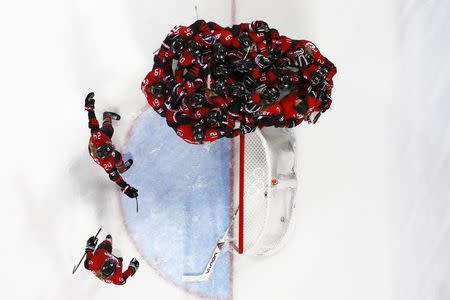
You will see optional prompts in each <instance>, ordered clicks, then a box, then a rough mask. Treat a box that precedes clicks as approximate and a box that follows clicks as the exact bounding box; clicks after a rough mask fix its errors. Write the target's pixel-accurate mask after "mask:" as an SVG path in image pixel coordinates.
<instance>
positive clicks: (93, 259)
mask: <svg viewBox="0 0 450 300" xmlns="http://www.w3.org/2000/svg"><path fill="white" fill-rule="evenodd" d="M96 246H97V238H96V237H95V236H91V237H90V238H89V239H88V241H87V242H86V259H85V261H84V267H85V268H86V269H87V270H89V271H92V273H94V274H95V276H97V277H98V278H99V279H100V280H102V281H104V282H106V283H113V284H117V285H123V284H125V283H126V282H127V279H128V278H129V277H130V276H133V275H134V274H135V273H136V271H137V269H138V268H139V261H138V260H137V259H136V258H132V259H131V261H130V264H129V265H128V268H127V269H126V270H125V272H122V262H123V259H122V257H116V256H114V255H113V254H112V237H111V235H109V234H108V235H107V236H106V238H105V240H104V241H103V242H101V243H100V245H98V247H97V249H95V247H96Z"/></svg>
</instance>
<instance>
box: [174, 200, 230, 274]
mask: <svg viewBox="0 0 450 300" xmlns="http://www.w3.org/2000/svg"><path fill="white" fill-rule="evenodd" d="M238 211H239V208H238V209H236V211H235V212H234V214H233V216H232V218H231V221H230V225H228V228H227V230H225V232H224V234H223V235H222V237H221V238H220V239H219V240H218V241H217V243H216V247H215V248H214V251H213V253H212V255H211V258H210V259H209V261H208V263H207V264H206V268H205V270H204V271H203V273H201V274H185V275H183V277H182V278H181V280H183V281H185V282H199V281H207V280H208V279H209V277H210V276H211V273H212V271H213V269H214V266H215V265H216V262H217V259H218V258H219V256H220V253H222V250H223V246H224V245H225V243H226V242H227V240H228V232H229V231H230V229H231V226H233V223H234V219H235V217H236V215H237V212H238Z"/></svg>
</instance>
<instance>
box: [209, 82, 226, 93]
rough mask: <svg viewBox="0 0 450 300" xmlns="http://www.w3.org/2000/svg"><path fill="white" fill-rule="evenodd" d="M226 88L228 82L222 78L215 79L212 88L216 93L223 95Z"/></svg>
mask: <svg viewBox="0 0 450 300" xmlns="http://www.w3.org/2000/svg"><path fill="white" fill-rule="evenodd" d="M227 88H228V83H226V81H225V80H223V79H217V80H216V81H215V82H214V84H213V86H212V90H213V91H214V92H216V93H217V94H218V95H223V94H224V93H225V91H226V90H227Z"/></svg>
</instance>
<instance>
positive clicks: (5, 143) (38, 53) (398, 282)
mask: <svg viewBox="0 0 450 300" xmlns="http://www.w3.org/2000/svg"><path fill="white" fill-rule="evenodd" d="M197 3H199V14H200V16H201V17H202V18H205V19H214V20H215V21H217V22H219V23H223V24H227V23H229V22H230V20H231V15H230V11H231V4H230V2H228V1H227V2H226V3H225V1H220V2H219V1H197ZM193 4H194V1H178V2H175V1H163V2H161V1H143V0H139V1H137V0H136V1H125V0H110V1H106V0H98V1H88V0H79V1H75V0H73V1H69V0H64V1H57V0H43V1H29V0H28V1H27V0H23V1H10V2H9V3H7V4H6V3H2V5H1V6H2V7H1V9H0V34H1V35H0V36H1V37H2V45H1V47H0V49H1V50H0V51H1V54H0V76H1V78H0V79H1V83H2V84H1V91H2V93H1V100H0V101H1V103H2V108H3V109H2V112H3V114H2V118H0V126H1V127H0V128H1V133H2V146H1V147H0V148H1V150H0V151H1V153H0V155H1V157H2V159H3V161H2V172H1V175H0V176H1V177H0V179H1V181H0V182H1V187H2V191H3V194H2V202H3V207H2V209H1V210H0V220H1V221H0V222H1V226H0V228H1V229H0V230H1V237H2V240H3V243H2V246H1V248H0V249H1V252H0V253H1V257H2V261H3V266H2V267H3V272H2V273H1V275H0V282H1V286H2V288H1V289H0V295H1V297H2V299H86V298H89V299H127V298H128V299H189V297H190V296H189V295H188V294H186V293H185V292H184V291H182V290H179V289H178V288H176V287H174V286H172V285H171V284H169V283H167V282H165V281H164V280H163V279H161V278H160V277H159V276H158V275H157V274H155V273H154V272H152V270H151V269H149V268H145V266H143V267H142V268H141V269H140V270H139V273H138V274H137V275H138V276H136V278H131V279H130V281H129V282H128V283H127V285H126V286H123V287H115V286H108V285H105V284H103V283H102V282H100V281H98V280H96V279H95V278H93V276H92V274H89V273H88V272H85V271H84V270H79V272H78V273H77V274H76V275H75V276H73V275H71V274H70V270H71V269H72V266H73V264H74V263H75V262H76V261H77V260H78V259H79V256H80V255H81V254H82V251H83V247H84V243H85V240H86V238H87V237H88V236H89V235H90V234H92V233H93V232H95V230H96V229H97V227H98V226H99V225H100V224H103V226H104V227H105V232H104V233H107V232H111V233H112V234H113V235H114V236H115V243H116V245H117V247H116V249H117V250H119V251H120V254H121V255H123V256H124V259H125V260H126V261H127V260H129V258H131V257H132V256H133V255H134V254H135V253H136V251H135V249H134V248H133V246H132V243H131V242H130V241H129V238H128V237H127V235H126V233H125V232H124V230H123V226H122V224H121V223H120V222H119V221H118V215H117V214H118V207H117V206H118V203H117V202H116V201H114V200H113V197H112V189H111V184H110V182H108V179H107V178H106V177H105V176H104V174H103V172H102V171H101V170H99V169H98V167H97V166H95V165H93V163H92V161H91V159H90V158H89V156H88V155H87V153H86V143H87V139H88V129H87V125H86V123H87V120H86V113H85V112H84V111H83V110H82V102H83V98H84V95H85V94H86V93H87V92H89V91H91V90H94V91H95V92H96V93H97V99H98V108H99V110H102V109H117V110H118V111H119V112H120V113H121V114H122V116H123V119H122V121H121V123H120V125H119V126H118V127H117V131H116V132H117V134H116V137H115V141H116V143H117V144H118V145H120V144H121V142H123V139H124V138H125V132H126V131H127V130H128V126H129V124H131V122H132V120H133V118H135V117H136V116H137V115H138V113H139V110H140V109H141V107H143V106H144V105H145V100H144V98H143V96H142V95H141V92H140V90H139V83H140V81H141V79H142V78H143V76H145V74H146V72H147V70H148V69H149V68H150V67H151V56H152V52H153V51H154V50H155V49H156V48H157V47H158V44H159V43H160V41H161V40H162V38H163V37H164V36H165V34H166V32H167V31H168V30H169V29H170V28H171V27H172V26H173V25H174V24H178V23H190V22H192V21H193V19H194V11H193V8H192V7H193ZM275 6H276V7H275ZM449 11H450V3H449V2H448V1H443V0H441V1H437V0H434V1H433V0H429V1H419V0H410V1H406V0H405V1H389V0H380V1H358V0H348V1H325V0H317V1H308V2H307V1H289V0H279V1H276V2H274V1H263V0H260V1H249V0H248V1H243V0H241V1H239V0H238V1H237V21H248V20H252V19H255V18H262V19H265V20H267V21H268V23H269V24H270V25H271V26H272V27H275V28H278V29H279V30H280V32H282V33H283V34H286V35H289V36H293V37H299V38H306V39H310V40H312V41H314V42H315V43H316V44H317V46H318V47H319V49H320V50H321V51H322V53H323V54H324V55H326V56H327V57H329V58H330V59H331V60H332V61H333V62H334V63H335V64H336V66H337V68H338V73H337V75H336V77H335V89H334V93H333V96H334V100H335V101H334V103H333V106H332V109H331V110H330V111H329V112H327V113H326V114H325V115H324V116H323V118H322V119H321V120H320V121H319V123H318V124H317V125H316V126H303V125H301V126H300V127H299V129H297V133H298V145H299V159H300V164H299V170H298V173H299V175H300V184H301V189H300V198H299V202H298V205H297V220H298V221H297V230H296V232H295V234H294V236H293V239H292V241H291V243H289V244H288V245H287V247H286V248H285V249H284V250H283V251H282V252H280V253H279V254H277V255H276V256H274V257H270V258H266V259H263V260H255V259H248V258H239V259H237V260H235V278H234V290H233V294H234V299H289V300H290V299H293V300H294V299H308V300H309V299H314V300H315V299H320V300H321V299H327V300H328V299H345V300H352V299H355V300H356V299H358V300H359V299H376V300H380V299H383V300H384V299H391V300H411V299H412V300H416V299H417V300H422V299H432V300H446V299H450V254H449V249H450V204H449V201H450V199H449V198H450V197H449V195H450V193H449V189H450V184H449V177H450V161H449V148H450V143H449V142H450V131H449V121H448V120H449V119H448V115H449V112H450V104H449V102H448V100H447V95H448V94H449V83H448V78H449V76H450V65H449V63H450V57H449V53H450V52H449V50H450V49H449V48H450V47H449V46H450V39H449V36H450V21H449V20H448V13H449ZM161 230H163V229H161Z"/></svg>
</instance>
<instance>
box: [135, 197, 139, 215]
mask: <svg viewBox="0 0 450 300" xmlns="http://www.w3.org/2000/svg"><path fill="white" fill-rule="evenodd" d="M138 212H139V203H138V199H137V197H136V213H138Z"/></svg>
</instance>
